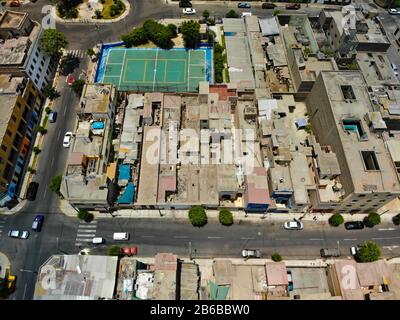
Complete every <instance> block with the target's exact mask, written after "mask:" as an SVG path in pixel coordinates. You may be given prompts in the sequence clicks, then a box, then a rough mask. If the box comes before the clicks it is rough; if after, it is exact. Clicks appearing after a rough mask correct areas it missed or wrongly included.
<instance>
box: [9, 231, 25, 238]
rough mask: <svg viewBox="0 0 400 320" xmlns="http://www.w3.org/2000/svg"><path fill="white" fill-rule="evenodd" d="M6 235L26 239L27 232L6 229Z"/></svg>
mask: <svg viewBox="0 0 400 320" xmlns="http://www.w3.org/2000/svg"><path fill="white" fill-rule="evenodd" d="M8 236H9V237H10V238H18V239H28V237H29V232H28V231H21V230H10V231H8Z"/></svg>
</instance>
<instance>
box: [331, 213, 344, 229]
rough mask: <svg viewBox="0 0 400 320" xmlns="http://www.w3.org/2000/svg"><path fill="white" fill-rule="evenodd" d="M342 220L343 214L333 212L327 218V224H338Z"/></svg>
mask: <svg viewBox="0 0 400 320" xmlns="http://www.w3.org/2000/svg"><path fill="white" fill-rule="evenodd" d="M343 222H344V219H343V216H342V215H341V214H340V213H338V212H335V214H333V215H332V216H331V217H330V218H329V224H330V225H331V226H334V227H337V226H340V225H341V224H342V223H343Z"/></svg>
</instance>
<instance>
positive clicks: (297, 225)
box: [283, 220, 304, 230]
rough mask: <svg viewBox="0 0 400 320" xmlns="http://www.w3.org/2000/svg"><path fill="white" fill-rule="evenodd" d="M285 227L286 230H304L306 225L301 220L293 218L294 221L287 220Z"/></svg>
mask: <svg viewBox="0 0 400 320" xmlns="http://www.w3.org/2000/svg"><path fill="white" fill-rule="evenodd" d="M283 227H284V228H285V229H286V230H303V228H304V225H303V223H302V222H301V221H298V220H293V221H286V222H285V223H284V224H283Z"/></svg>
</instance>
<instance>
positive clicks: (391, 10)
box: [388, 8, 400, 15]
mask: <svg viewBox="0 0 400 320" xmlns="http://www.w3.org/2000/svg"><path fill="white" fill-rule="evenodd" d="M388 12H389V14H395V15H397V14H400V10H397V9H394V8H390V9H389V10H388Z"/></svg>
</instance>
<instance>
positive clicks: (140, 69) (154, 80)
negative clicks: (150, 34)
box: [97, 47, 212, 92]
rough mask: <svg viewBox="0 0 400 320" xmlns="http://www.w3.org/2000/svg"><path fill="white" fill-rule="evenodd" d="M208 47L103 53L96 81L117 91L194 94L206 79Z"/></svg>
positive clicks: (207, 74) (112, 49) (208, 65)
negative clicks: (107, 84) (111, 86)
mask: <svg viewBox="0 0 400 320" xmlns="http://www.w3.org/2000/svg"><path fill="white" fill-rule="evenodd" d="M208 60H209V58H208V48H205V49H196V50H185V49H171V50H162V49H135V48H130V49H127V48H120V47H119V48H112V47H111V48H108V50H103V54H102V56H101V61H100V63H99V69H98V71H97V82H102V83H113V84H114V85H115V86H116V87H117V88H118V90H121V91H137V92H152V91H161V92H196V91H197V90H198V84H199V82H200V81H205V80H208V81H210V79H209V77H210V74H212V73H211V72H210V70H209V69H210V63H209V61H208Z"/></svg>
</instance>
